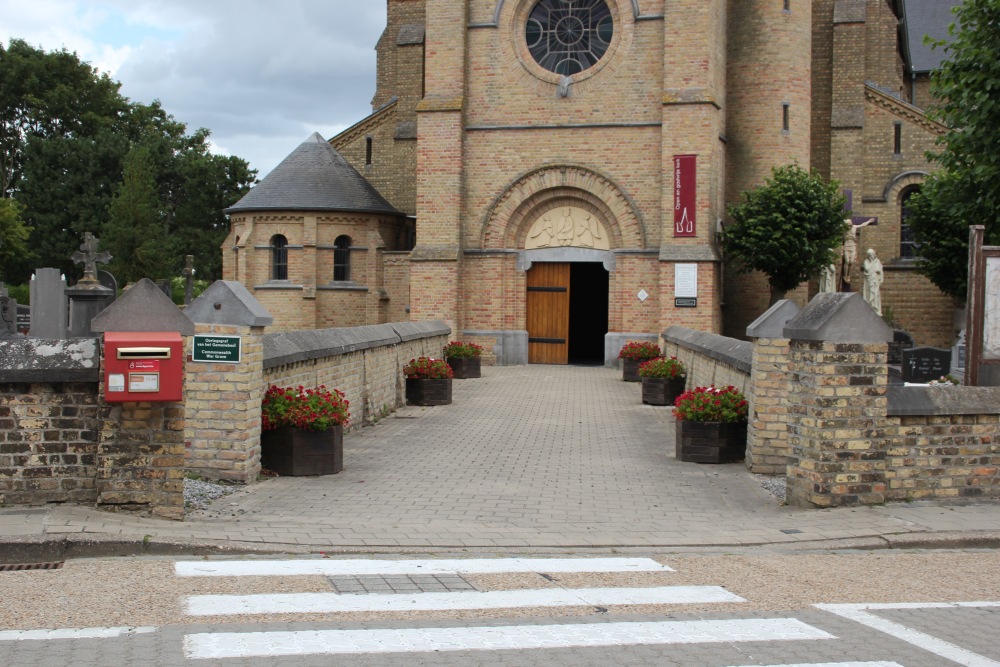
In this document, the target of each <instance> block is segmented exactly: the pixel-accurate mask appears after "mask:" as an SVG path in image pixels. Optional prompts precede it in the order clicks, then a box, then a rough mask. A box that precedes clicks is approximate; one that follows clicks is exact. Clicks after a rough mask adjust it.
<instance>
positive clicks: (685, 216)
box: [674, 155, 698, 237]
mask: <svg viewBox="0 0 1000 667" xmlns="http://www.w3.org/2000/svg"><path fill="white" fill-rule="evenodd" d="M697 202H698V156H697V155H675V156H674V236H675V237H678V236H696V235H697V232H696V231H695V229H696V228H695V211H696V210H697Z"/></svg>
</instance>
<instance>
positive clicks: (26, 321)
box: [17, 304, 31, 336]
mask: <svg viewBox="0 0 1000 667" xmlns="http://www.w3.org/2000/svg"><path fill="white" fill-rule="evenodd" d="M30 331H31V306H22V305H21V304H17V332H18V333H20V334H24V335H25V336H27V335H28V332H30Z"/></svg>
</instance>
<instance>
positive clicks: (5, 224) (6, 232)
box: [0, 198, 30, 280]
mask: <svg viewBox="0 0 1000 667" xmlns="http://www.w3.org/2000/svg"><path fill="white" fill-rule="evenodd" d="M28 254H30V253H29V252H28V228H27V227H25V225H24V220H22V219H21V207H20V206H19V205H18V203H17V202H16V201H14V200H12V199H2V198H0V280H9V279H10V276H7V275H6V272H5V267H7V266H8V265H9V262H10V261H11V260H13V259H14V258H15V257H23V256H26V255H28Z"/></svg>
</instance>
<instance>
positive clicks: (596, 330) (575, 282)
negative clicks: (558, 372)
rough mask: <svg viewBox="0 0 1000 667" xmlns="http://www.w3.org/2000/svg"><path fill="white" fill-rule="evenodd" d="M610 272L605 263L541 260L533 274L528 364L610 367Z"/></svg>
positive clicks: (529, 280)
mask: <svg viewBox="0 0 1000 667" xmlns="http://www.w3.org/2000/svg"><path fill="white" fill-rule="evenodd" d="M609 281H610V274H609V272H608V270H607V269H606V268H605V267H604V265H603V263H600V262H538V263H535V264H533V265H532V267H531V268H530V269H529V270H528V272H527V291H528V293H527V298H526V300H525V301H526V311H527V312H526V317H525V321H526V323H527V329H528V363H532V364H594V365H599V364H603V363H604V337H605V336H606V335H607V333H608V291H609Z"/></svg>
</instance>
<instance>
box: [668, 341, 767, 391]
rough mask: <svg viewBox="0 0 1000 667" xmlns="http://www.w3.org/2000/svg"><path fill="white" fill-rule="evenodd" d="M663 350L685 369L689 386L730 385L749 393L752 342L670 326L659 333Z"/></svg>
mask: <svg viewBox="0 0 1000 667" xmlns="http://www.w3.org/2000/svg"><path fill="white" fill-rule="evenodd" d="M660 340H661V345H660V347H662V348H663V353H664V354H665V355H666V356H668V357H677V358H678V359H679V360H680V361H682V362H683V363H684V365H685V366H686V367H687V369H688V382H687V386H688V389H691V388H693V387H707V386H709V385H715V386H716V387H727V386H729V385H732V386H734V387H736V388H737V389H739V390H740V391H742V392H743V393H744V394H747V396H748V397H749V393H750V389H751V386H750V365H751V362H752V357H753V344H752V343H748V342H746V341H742V340H736V339H733V338H727V337H725V336H720V335H718V334H713V333H708V332H705V331H695V330H694V329H687V328H685V327H679V326H673V327H670V328H669V329H667V330H666V331H664V332H663V334H661V336H660Z"/></svg>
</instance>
